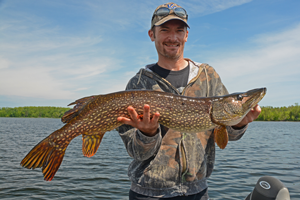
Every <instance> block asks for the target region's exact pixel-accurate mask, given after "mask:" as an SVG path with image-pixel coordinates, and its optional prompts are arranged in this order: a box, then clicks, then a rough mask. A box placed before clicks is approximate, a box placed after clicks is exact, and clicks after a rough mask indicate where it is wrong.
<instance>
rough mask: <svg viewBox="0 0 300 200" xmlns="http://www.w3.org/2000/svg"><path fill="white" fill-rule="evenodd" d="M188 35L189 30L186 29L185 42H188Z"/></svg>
mask: <svg viewBox="0 0 300 200" xmlns="http://www.w3.org/2000/svg"><path fill="white" fill-rule="evenodd" d="M188 37H189V30H186V35H185V39H184V41H185V42H187V39H188Z"/></svg>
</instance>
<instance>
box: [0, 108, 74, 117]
mask: <svg viewBox="0 0 300 200" xmlns="http://www.w3.org/2000/svg"><path fill="white" fill-rule="evenodd" d="M68 110H70V108H63V107H50V106H48V107H36V106H28V107H15V108H8V107H2V108H0V117H33V118H38V117H44V118H61V117H62V116H63V114H64V113H65V112H66V111H68Z"/></svg>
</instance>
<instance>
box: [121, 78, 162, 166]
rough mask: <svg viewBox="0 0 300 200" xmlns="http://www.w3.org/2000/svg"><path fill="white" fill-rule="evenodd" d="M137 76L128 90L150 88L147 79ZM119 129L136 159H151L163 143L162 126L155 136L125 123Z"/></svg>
mask: <svg viewBox="0 0 300 200" xmlns="http://www.w3.org/2000/svg"><path fill="white" fill-rule="evenodd" d="M137 76H139V74H138V75H137ZM137 76H135V77H133V78H132V79H131V80H130V81H129V83H128V84H127V87H126V90H133V89H149V88H147V86H146V85H145V80H143V79H142V78H141V77H137ZM150 109H151V108H150ZM118 130H119V135H120V136H121V138H122V140H123V142H124V144H125V147H126V149H127V152H128V154H129V156H131V157H133V158H134V159H135V160H138V161H144V160H147V159H149V158H150V157H152V156H153V155H155V154H156V153H157V151H158V149H159V147H160V145H161V140H162V136H161V128H160V126H159V129H158V133H157V134H156V135H155V136H153V137H148V136H146V135H144V134H143V133H142V132H141V131H139V130H138V129H136V128H134V127H132V126H129V125H125V124H124V125H122V126H120V127H119V128H118Z"/></svg>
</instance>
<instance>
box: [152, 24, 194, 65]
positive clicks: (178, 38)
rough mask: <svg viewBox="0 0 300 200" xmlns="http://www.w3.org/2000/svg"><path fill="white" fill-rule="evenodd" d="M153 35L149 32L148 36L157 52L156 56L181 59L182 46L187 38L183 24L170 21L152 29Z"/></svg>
mask: <svg viewBox="0 0 300 200" xmlns="http://www.w3.org/2000/svg"><path fill="white" fill-rule="evenodd" d="M154 31H155V33H154V32H153V31H152V30H149V32H148V33H149V36H150V38H151V40H152V41H153V42H155V47H156V50H157V52H158V56H159V57H160V56H163V57H165V58H168V59H175V60H177V59H179V58H180V57H183V49H184V44H185V42H186V41H187V38H188V30H187V28H186V26H185V24H184V22H182V21H180V20H170V21H168V22H166V23H164V24H162V25H160V26H157V27H155V28H154Z"/></svg>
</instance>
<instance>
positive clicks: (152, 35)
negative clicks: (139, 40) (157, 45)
mask: <svg viewBox="0 0 300 200" xmlns="http://www.w3.org/2000/svg"><path fill="white" fill-rule="evenodd" d="M148 35H149V37H150V39H151V41H152V42H154V40H155V36H154V32H153V31H152V30H151V29H150V30H149V31H148Z"/></svg>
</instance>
